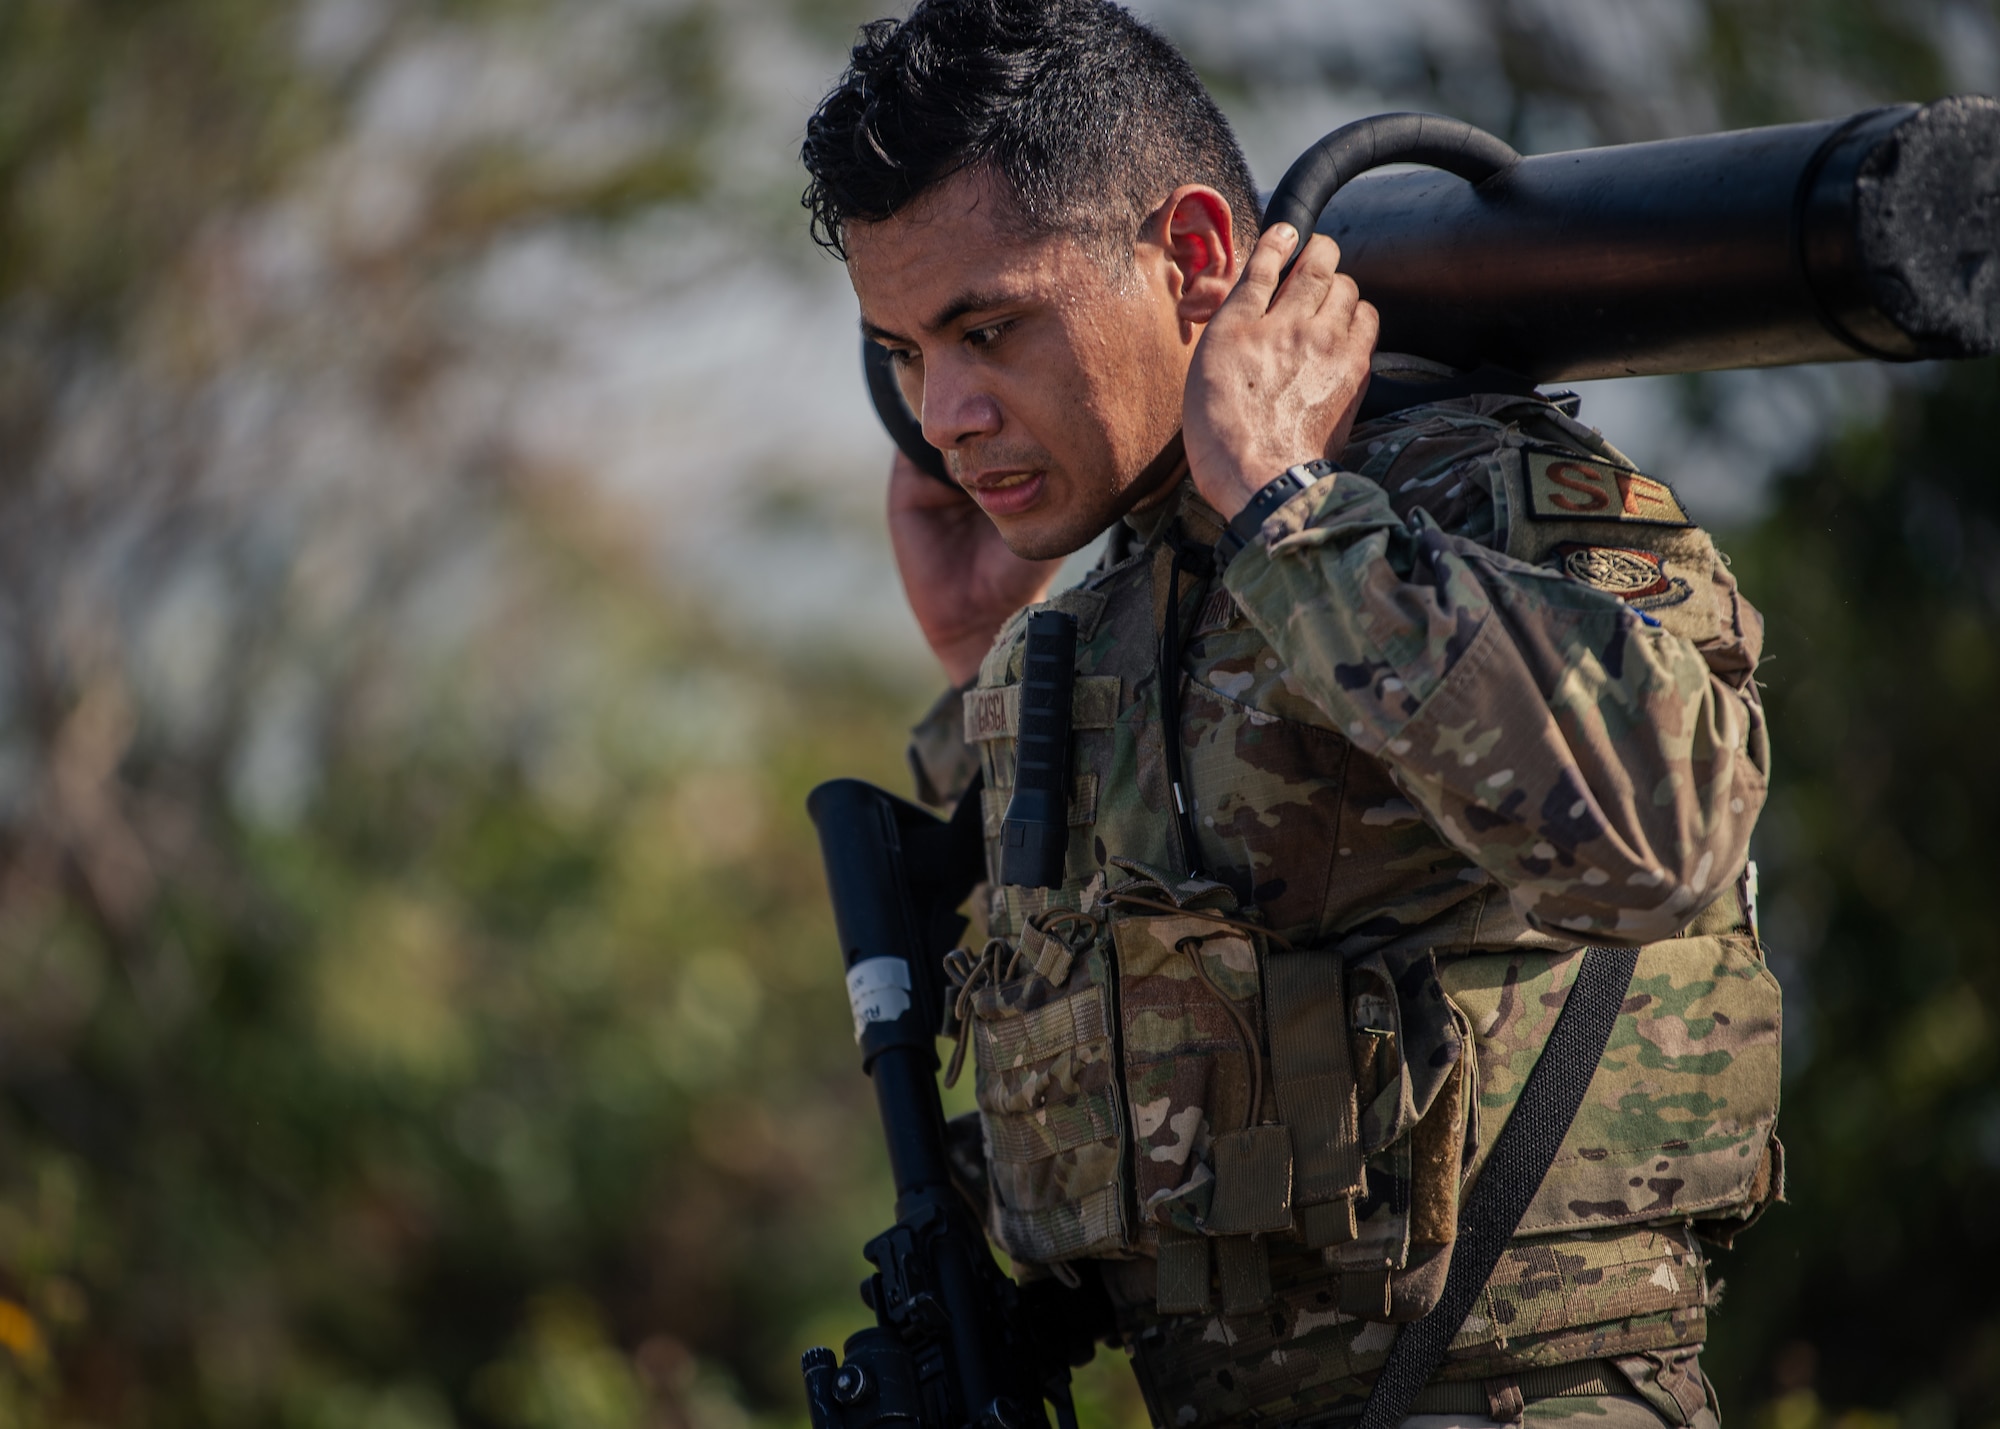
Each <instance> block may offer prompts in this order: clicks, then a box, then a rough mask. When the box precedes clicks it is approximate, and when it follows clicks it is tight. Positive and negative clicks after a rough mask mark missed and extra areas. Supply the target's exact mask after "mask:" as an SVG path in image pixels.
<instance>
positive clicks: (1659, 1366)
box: [1297, 1350, 1722, 1429]
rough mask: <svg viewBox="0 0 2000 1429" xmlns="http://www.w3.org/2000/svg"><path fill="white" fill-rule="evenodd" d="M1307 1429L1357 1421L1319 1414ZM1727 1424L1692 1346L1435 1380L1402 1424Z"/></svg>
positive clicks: (1604, 1427) (1429, 1428)
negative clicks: (1489, 1376) (1514, 1372)
mask: <svg viewBox="0 0 2000 1429" xmlns="http://www.w3.org/2000/svg"><path fill="white" fill-rule="evenodd" d="M1297 1423H1298V1426H1299V1429H1305V1426H1308V1425H1309V1426H1311V1429H1342V1426H1343V1425H1345V1426H1352V1425H1353V1424H1354V1423H1355V1418H1354V1412H1353V1411H1352V1410H1350V1411H1349V1413H1348V1415H1347V1416H1345V1417H1337V1416H1328V1415H1319V1416H1314V1417H1311V1418H1307V1419H1301V1420H1299V1421H1297ZM1554 1425H1562V1426H1564V1429H1721V1425H1722V1421H1721V1418H1720V1416H1719V1415H1718V1413H1717V1410H1716V1403H1715V1390H1714V1388H1713V1387H1712V1386H1711V1385H1710V1384H1709V1382H1708V1377H1707V1376H1706V1375H1704V1374H1703V1373H1702V1372H1701V1365H1700V1363H1699V1361H1698V1360H1697V1359H1696V1357H1695V1355H1694V1354H1693V1353H1692V1352H1690V1351H1686V1350H1683V1351H1675V1352H1671V1353H1668V1354H1660V1355H1650V1356H1645V1357H1643V1358H1640V1357H1633V1356H1627V1357H1625V1358H1624V1359H1622V1360H1585V1361H1580V1362H1578V1363H1575V1364H1569V1365H1555V1366H1551V1367H1549V1368H1546V1369H1540V1370H1529V1371H1526V1372H1524V1373H1522V1374H1520V1375H1518V1376H1514V1375H1505V1376H1501V1377H1499V1378H1496V1379H1484V1380H1478V1379H1475V1380H1461V1381H1458V1382H1455V1383H1446V1384H1435V1383H1434V1384H1432V1385H1430V1386H1428V1387H1427V1388H1425V1389H1424V1390H1423V1391H1422V1392H1420V1393H1419V1394H1418V1396H1417V1401H1416V1404H1415V1405H1414V1406H1413V1412H1412V1413H1411V1414H1410V1416H1409V1418H1407V1419H1405V1420H1404V1421H1403V1424H1402V1429H1526V1426H1554Z"/></svg>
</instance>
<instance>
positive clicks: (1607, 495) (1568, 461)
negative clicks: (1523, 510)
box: [1522, 450, 1694, 526]
mask: <svg viewBox="0 0 2000 1429" xmlns="http://www.w3.org/2000/svg"><path fill="white" fill-rule="evenodd" d="M1522 455H1523V456H1525V457H1526V458H1527V461H1528V514H1529V515H1530V516H1533V517H1534V518H1535V519H1536V520H1539V521H1623V522H1627V523H1630V524H1632V525H1636V526H1692V525H1694V522H1692V521H1690V520H1689V519H1688V514H1687V512H1686V511H1684V510H1682V509H1681V503H1680V498H1679V497H1677V496H1675V495H1674V492H1673V488H1672V487H1670V486H1668V485H1667V484H1666V483H1665V482H1663V481H1655V480H1653V478H1652V477H1650V476H1642V475H1641V474H1640V473H1638V472H1636V471H1632V470H1629V469H1628V468H1625V467H1622V466H1613V465H1611V464H1610V463H1609V462H1603V461H1591V460H1589V459H1588V458H1585V457H1580V456H1577V455H1576V454H1575V453H1574V452H1561V453H1556V452H1542V451H1532V450H1530V451H1526V452H1523V453H1522Z"/></svg>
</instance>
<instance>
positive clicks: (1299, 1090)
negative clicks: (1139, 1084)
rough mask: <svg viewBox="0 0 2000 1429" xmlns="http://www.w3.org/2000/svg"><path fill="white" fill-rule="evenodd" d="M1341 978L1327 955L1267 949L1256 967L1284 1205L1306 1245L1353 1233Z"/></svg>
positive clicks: (1355, 1168) (1353, 1167) (1349, 1088)
mask: <svg viewBox="0 0 2000 1429" xmlns="http://www.w3.org/2000/svg"><path fill="white" fill-rule="evenodd" d="M1344 982H1345V978H1344V975H1343V972H1342V968H1341V962H1340V959H1339V958H1338V957H1336V956H1335V955H1333V954H1332V953H1326V952H1321V953H1311V952H1304V953H1300V952H1282V951H1277V950H1274V951H1273V952H1272V953H1271V955H1270V957H1269V959H1268V960H1267V961H1266V963H1265V967H1264V1005H1265V1008H1266V1012H1267V1016H1268V1017H1269V1020H1270V1029H1271V1031H1270V1036H1271V1066H1272V1086H1273V1090H1274V1091H1275V1092H1276V1094H1277V1103H1278V1119H1279V1120H1280V1121H1281V1122H1283V1123H1284V1125H1285V1126H1286V1127H1288V1128H1289V1129H1290V1131H1291V1138H1292V1206H1293V1210H1294V1213H1295V1215H1296V1216H1297V1220H1298V1229H1299V1233H1300V1235H1301V1236H1302V1237H1303V1239H1304V1240H1305V1243H1306V1244H1307V1245H1309V1246H1314V1247H1319V1246H1327V1245H1337V1244H1339V1243H1341V1242H1343V1241H1347V1240H1352V1239H1353V1238H1354V1231H1355V1226H1354V1202H1355V1199H1356V1198H1357V1197H1358V1196H1359V1195H1360V1194H1361V1190H1362V1169H1361V1140H1360V1134H1359V1130H1358V1126H1357V1122H1358V1116H1357V1110H1356V1105H1355V1088H1354V1061H1353V1058H1352V1057H1351V1056H1350V1054H1349V1050H1348V1029H1347V999H1346V995H1345V988H1344Z"/></svg>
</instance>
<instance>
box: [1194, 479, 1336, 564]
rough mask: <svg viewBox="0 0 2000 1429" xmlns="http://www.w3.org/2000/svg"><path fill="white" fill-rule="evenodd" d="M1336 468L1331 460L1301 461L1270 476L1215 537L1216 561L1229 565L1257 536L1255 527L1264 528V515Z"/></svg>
mask: <svg viewBox="0 0 2000 1429" xmlns="http://www.w3.org/2000/svg"><path fill="white" fill-rule="evenodd" d="M1337 470H1338V468H1337V467H1335V466H1334V464H1333V463H1332V462H1330V461H1302V462H1300V463H1299V464H1298V465H1297V466H1294V467H1287V468H1286V469H1285V470H1284V471H1281V472H1279V473H1278V475H1276V476H1274V477H1272V478H1271V480H1269V481H1268V482H1266V483H1265V484H1264V485H1263V487H1262V488H1261V489H1260V490H1259V491H1258V492H1257V494H1256V495H1255V496H1253V497H1251V498H1250V504H1249V505H1247V506H1245V507H1244V508H1243V509H1242V510H1241V511H1239V512H1237V513H1236V516H1235V518H1234V519H1233V520H1231V521H1230V523H1229V529H1228V530H1226V531H1224V532H1223V533H1222V535H1221V537H1220V539H1218V540H1217V541H1216V543H1215V559H1216V563H1217V564H1218V565H1225V566H1226V565H1228V564H1229V562H1230V561H1231V560H1233V559H1235V556H1236V553H1237V552H1238V551H1240V550H1242V549H1243V548H1244V547H1245V546H1247V545H1249V544H1250V543H1251V542H1252V541H1254V540H1256V539H1257V533H1258V531H1260V530H1262V529H1263V526H1264V521H1265V519H1266V518H1267V517H1269V516H1270V514H1271V513H1272V512H1273V511H1276V510H1277V509H1278V508H1279V507H1280V506H1283V505H1284V504H1285V503H1286V502H1287V501H1290V500H1291V499H1292V498H1293V497H1294V496H1297V495H1298V494H1299V493H1300V492H1301V491H1304V490H1305V489H1306V488H1307V487H1309V486H1311V485H1312V484H1313V483H1314V482H1317V481H1324V480H1326V479H1327V478H1328V477H1329V476H1332V475H1333V474H1334V472H1335V471H1337Z"/></svg>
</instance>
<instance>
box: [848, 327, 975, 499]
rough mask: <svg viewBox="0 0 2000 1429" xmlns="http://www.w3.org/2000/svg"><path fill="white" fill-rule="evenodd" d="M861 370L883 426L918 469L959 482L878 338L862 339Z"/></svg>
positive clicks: (934, 476) (947, 484)
mask: <svg viewBox="0 0 2000 1429" xmlns="http://www.w3.org/2000/svg"><path fill="white" fill-rule="evenodd" d="M861 371H862V374H863V375H864V376H865V377H866V378H867V379H868V399H869V400H870V401H871V402H873V403H874V404H875V415H876V416H878V417H880V418H881V419H882V427H883V429H884V430H885V431H887V432H888V433H889V440H891V441H893V442H894V443H895V444H896V445H897V446H898V447H899V448H901V450H902V453H903V455H904V456H906V457H908V458H909V459H910V460H911V461H913V462H915V463H916V467H917V470H918V471H921V472H922V473H923V474H924V475H925V476H928V477H932V478H934V479H935V480H938V481H942V482H943V483H944V484H945V485H946V486H957V485H958V483H957V482H955V481H953V480H952V479H951V473H950V472H948V471H946V470H945V469H944V453H943V452H941V451H939V450H938V449H937V448H936V447H934V446H932V445H931V444H930V443H929V442H927V441H925V440H924V429H923V427H922V425H921V424H920V423H919V422H918V421H917V417H916V413H914V412H912V411H911V410H910V404H909V403H908V402H905V401H904V400H903V389H902V387H900V386H899V385H898V384H897V382H896V369H895V368H894V367H893V366H891V365H890V362H889V349H888V348H886V347H884V346H882V344H881V343H879V342H870V341H869V340H868V339H867V338H865V337H864V338H863V339H861Z"/></svg>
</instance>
